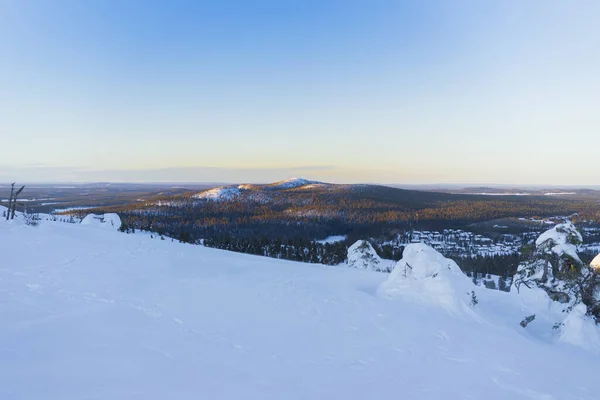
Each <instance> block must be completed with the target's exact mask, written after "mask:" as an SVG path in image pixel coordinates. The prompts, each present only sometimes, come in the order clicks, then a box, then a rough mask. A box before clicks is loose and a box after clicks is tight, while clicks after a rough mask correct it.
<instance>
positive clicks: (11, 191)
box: [6, 182, 15, 221]
mask: <svg viewBox="0 0 600 400" xmlns="http://www.w3.org/2000/svg"><path fill="white" fill-rule="evenodd" d="M14 192H15V182H13V183H12V184H11V185H10V197H9V198H8V210H7V211H6V220H7V221H8V220H9V218H10V210H11V207H12V199H13V193H14Z"/></svg>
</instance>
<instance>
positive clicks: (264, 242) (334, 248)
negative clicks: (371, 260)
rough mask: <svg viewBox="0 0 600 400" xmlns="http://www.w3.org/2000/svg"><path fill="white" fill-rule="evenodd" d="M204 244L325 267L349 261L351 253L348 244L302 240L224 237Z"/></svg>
mask: <svg viewBox="0 0 600 400" xmlns="http://www.w3.org/2000/svg"><path fill="white" fill-rule="evenodd" d="M203 244H204V245H205V246H207V247H213V248H217V249H222V250H229V251H235V252H238V253H246V254H254V255H259V256H265V257H272V258H279V259H284V260H292V261H300V262H305V263H314V264H325V265H338V264H341V263H343V262H344V261H346V256H347V252H348V247H347V245H346V244H345V243H326V244H322V243H317V242H313V241H305V240H303V239H295V240H288V241H286V242H284V241H282V240H279V239H275V240H271V239H268V238H262V239H252V238H234V237H231V236H224V237H218V238H211V239H205V240H204V241H203Z"/></svg>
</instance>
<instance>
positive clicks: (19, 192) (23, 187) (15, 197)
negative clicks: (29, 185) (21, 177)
mask: <svg viewBox="0 0 600 400" xmlns="http://www.w3.org/2000/svg"><path fill="white" fill-rule="evenodd" d="M23 189H25V185H23V186H21V188H20V189H19V190H17V191H16V192H15V195H14V197H13V205H12V215H11V217H10V219H15V210H16V207H17V197H18V196H19V194H21V192H22V191H23Z"/></svg>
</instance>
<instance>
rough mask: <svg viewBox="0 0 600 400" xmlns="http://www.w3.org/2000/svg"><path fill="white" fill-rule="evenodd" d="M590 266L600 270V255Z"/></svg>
mask: <svg viewBox="0 0 600 400" xmlns="http://www.w3.org/2000/svg"><path fill="white" fill-rule="evenodd" d="M590 266H591V267H592V268H594V269H600V254H598V255H597V256H596V257H595V258H594V259H593V260H592V262H591V263H590Z"/></svg>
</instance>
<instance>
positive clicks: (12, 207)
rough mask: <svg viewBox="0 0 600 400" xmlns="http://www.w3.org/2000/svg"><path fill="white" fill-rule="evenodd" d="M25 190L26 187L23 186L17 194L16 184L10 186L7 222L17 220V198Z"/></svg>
mask: <svg viewBox="0 0 600 400" xmlns="http://www.w3.org/2000/svg"><path fill="white" fill-rule="evenodd" d="M23 189H25V185H23V186H21V188H20V189H19V190H17V191H16V192H15V182H13V183H12V184H11V185H10V197H9V198H8V210H7V211H6V220H7V221H8V220H9V219H15V211H16V208H17V197H18V196H19V194H21V192H22V191H23Z"/></svg>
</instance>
